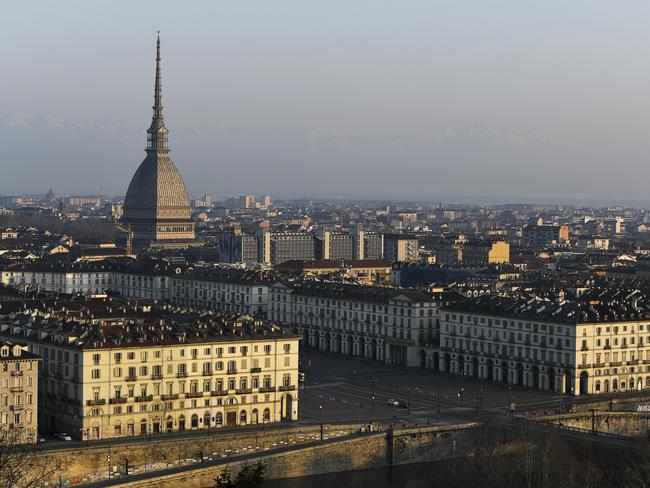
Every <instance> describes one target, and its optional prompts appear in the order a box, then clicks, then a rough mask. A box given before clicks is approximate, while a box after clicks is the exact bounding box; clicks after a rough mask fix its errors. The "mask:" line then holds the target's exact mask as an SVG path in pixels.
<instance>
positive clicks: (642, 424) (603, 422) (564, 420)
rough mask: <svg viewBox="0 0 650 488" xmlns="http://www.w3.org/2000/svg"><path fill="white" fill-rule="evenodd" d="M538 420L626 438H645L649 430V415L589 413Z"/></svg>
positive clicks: (552, 416) (554, 416) (553, 416)
mask: <svg viewBox="0 0 650 488" xmlns="http://www.w3.org/2000/svg"><path fill="white" fill-rule="evenodd" d="M538 420H540V421H544V422H549V423H552V424H554V425H562V426H566V427H571V428H578V429H583V430H591V429H592V424H593V428H594V429H595V430H596V431H597V432H605V433H608V434H616V435H622V436H628V437H647V435H648V432H649V429H650V413H636V412H595V413H594V414H593V417H592V413H591V412H578V413H569V414H564V415H551V416H546V417H541V418H539V419H538Z"/></svg>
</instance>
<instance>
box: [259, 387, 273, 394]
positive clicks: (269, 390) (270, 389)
mask: <svg viewBox="0 0 650 488" xmlns="http://www.w3.org/2000/svg"><path fill="white" fill-rule="evenodd" d="M258 391H259V392H260V393H273V392H274V391H275V387H274V386H263V387H262V388H260V389H259V390H258Z"/></svg>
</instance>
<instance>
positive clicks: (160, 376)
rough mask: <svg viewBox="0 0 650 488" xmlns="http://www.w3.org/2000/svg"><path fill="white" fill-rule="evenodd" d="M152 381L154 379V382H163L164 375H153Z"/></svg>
mask: <svg viewBox="0 0 650 488" xmlns="http://www.w3.org/2000/svg"><path fill="white" fill-rule="evenodd" d="M151 379H152V380H162V379H163V375H162V373H152V375H151Z"/></svg>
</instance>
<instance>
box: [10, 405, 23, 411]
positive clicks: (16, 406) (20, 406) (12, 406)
mask: <svg viewBox="0 0 650 488" xmlns="http://www.w3.org/2000/svg"><path fill="white" fill-rule="evenodd" d="M10 408H11V410H13V411H14V412H20V411H21V410H25V405H11V407H10Z"/></svg>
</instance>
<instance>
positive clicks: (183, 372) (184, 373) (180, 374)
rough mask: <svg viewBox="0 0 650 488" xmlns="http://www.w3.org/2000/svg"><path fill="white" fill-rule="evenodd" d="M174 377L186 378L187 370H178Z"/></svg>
mask: <svg viewBox="0 0 650 488" xmlns="http://www.w3.org/2000/svg"><path fill="white" fill-rule="evenodd" d="M176 378H187V371H179V372H178V373H176Z"/></svg>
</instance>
